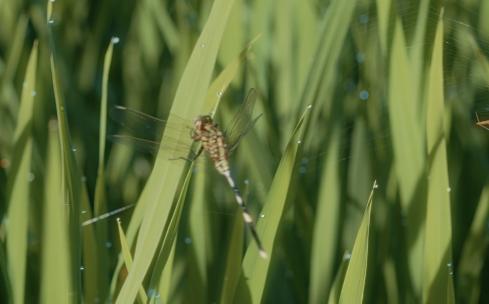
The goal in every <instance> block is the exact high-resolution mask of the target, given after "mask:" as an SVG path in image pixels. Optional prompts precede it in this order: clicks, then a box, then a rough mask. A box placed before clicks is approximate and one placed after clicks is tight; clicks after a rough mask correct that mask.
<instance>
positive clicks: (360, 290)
mask: <svg viewBox="0 0 489 304" xmlns="http://www.w3.org/2000/svg"><path fill="white" fill-rule="evenodd" d="M376 185H377V184H376V182H374V187H373V189H372V192H371V193H370V197H369V198H368V203H367V207H366V210H365V212H364V214H363V219H362V222H361V224H360V227H359V228H358V233H357V237H356V238H355V243H354V245H353V250H352V253H351V259H350V263H349V264H348V268H347V270H346V274H345V280H344V281H343V286H342V288H341V294H340V300H339V302H340V303H363V301H364V299H365V289H366V284H367V282H366V280H367V271H368V266H369V265H368V259H369V247H370V246H369V245H370V228H371V224H372V204H373V197H374V191H375V188H376V187H377V186H376Z"/></svg>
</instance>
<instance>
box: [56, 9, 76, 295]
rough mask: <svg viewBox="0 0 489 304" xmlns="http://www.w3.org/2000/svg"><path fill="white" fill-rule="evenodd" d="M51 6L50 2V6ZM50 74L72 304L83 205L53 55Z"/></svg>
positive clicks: (74, 291) (74, 293) (74, 292)
mask: <svg viewBox="0 0 489 304" xmlns="http://www.w3.org/2000/svg"><path fill="white" fill-rule="evenodd" d="M49 3H51V2H49ZM51 74H52V80H53V89H54V99H55V104H56V114H57V118H58V134H59V138H60V145H61V157H62V159H63V161H62V164H63V167H62V172H63V176H64V179H63V183H62V187H63V189H64V190H65V200H67V202H68V203H67V204H65V206H67V213H68V214H69V223H70V225H69V227H70V245H71V259H70V262H71V275H72V286H71V287H72V288H73V290H72V291H71V292H70V293H69V294H70V295H71V296H72V301H73V302H77V301H78V299H80V298H81V290H80V289H81V284H80V281H81V272H80V267H81V243H82V240H81V231H80V230H81V229H80V227H81V225H80V205H81V201H82V188H81V180H82V177H81V174H80V172H79V169H78V167H77V164H76V161H75V156H74V154H73V149H72V144H71V138H70V132H69V128H68V120H67V117H66V113H65V103H64V99H63V94H62V91H61V84H60V81H59V79H58V75H57V72H56V63H55V58H54V55H51Z"/></svg>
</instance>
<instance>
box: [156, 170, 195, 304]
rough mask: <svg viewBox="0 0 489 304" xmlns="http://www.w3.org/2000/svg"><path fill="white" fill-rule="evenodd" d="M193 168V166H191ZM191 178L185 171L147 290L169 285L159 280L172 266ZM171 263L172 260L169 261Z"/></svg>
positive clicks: (189, 173) (167, 296)
mask: <svg viewBox="0 0 489 304" xmlns="http://www.w3.org/2000/svg"><path fill="white" fill-rule="evenodd" d="M191 168H193V165H191ZM191 176H192V170H189V171H187V175H186V176H185V180H184V181H183V185H182V187H181V189H179V195H178V198H177V200H176V202H175V206H174V208H172V211H171V212H170V215H169V221H168V226H167V227H165V230H164V232H163V239H162V241H161V247H160V251H159V253H158V257H157V258H156V261H155V263H154V267H153V270H152V274H151V280H150V282H149V290H156V288H157V287H158V286H162V285H163V286H165V285H169V283H161V278H162V277H163V275H164V274H165V273H164V270H165V269H166V268H167V267H172V266H173V265H172V264H168V257H169V256H170V254H171V253H172V251H174V250H175V248H174V247H175V242H176V236H177V233H178V226H179V223H180V218H181V215H182V210H183V206H184V203H185V199H186V197H187V192H188V186H189V184H190V179H191ZM171 262H173V260H172V261H171ZM155 296H157V295H156V294H154V295H150V297H151V300H152V298H153V297H155ZM169 296H170V295H169V294H163V297H166V298H169Z"/></svg>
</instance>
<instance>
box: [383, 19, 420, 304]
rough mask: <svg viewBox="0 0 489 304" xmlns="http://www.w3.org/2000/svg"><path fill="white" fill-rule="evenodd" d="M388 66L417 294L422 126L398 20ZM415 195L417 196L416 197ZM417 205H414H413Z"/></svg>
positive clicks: (396, 162)
mask: <svg viewBox="0 0 489 304" xmlns="http://www.w3.org/2000/svg"><path fill="white" fill-rule="evenodd" d="M390 52H391V55H390V63H389V67H390V68H389V87H388V91H389V92H388V101H389V103H388V108H389V125H390V130H391V135H392V143H393V152H394V155H393V156H394V167H395V171H396V177H397V181H398V184H399V192H400V196H401V207H402V212H403V213H405V214H406V216H407V225H406V226H407V231H406V235H407V241H408V244H410V246H409V249H408V250H409V259H408V261H409V270H410V272H409V274H410V277H411V280H412V282H413V289H414V293H415V294H416V295H417V296H419V295H420V294H421V275H422V273H421V269H420V268H419V266H418V265H420V264H421V263H422V260H423V257H422V256H423V236H424V233H423V229H424V225H423V221H422V219H423V218H424V212H425V209H424V207H423V205H422V204H421V203H420V202H421V201H422V198H421V197H422V196H421V192H420V188H421V187H420V183H421V181H422V179H421V177H422V174H423V170H424V166H425V164H424V163H425V157H424V153H425V152H424V151H425V150H424V149H425V139H424V136H423V134H424V132H423V130H424V126H423V125H422V122H423V120H422V118H420V116H421V115H418V114H417V113H418V102H417V101H416V96H414V94H413V92H414V91H415V90H414V89H413V87H414V85H415V83H414V82H413V78H414V77H422V76H421V75H413V70H412V67H411V62H410V60H409V57H408V53H407V46H406V40H405V37H404V32H403V29H402V27H401V21H400V20H399V18H396V19H395V28H394V37H393V41H392V46H391V50H390ZM416 195H418V196H416ZM416 203H417V204H416Z"/></svg>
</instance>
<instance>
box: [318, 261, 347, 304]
mask: <svg viewBox="0 0 489 304" xmlns="http://www.w3.org/2000/svg"><path fill="white" fill-rule="evenodd" d="M350 258H351V254H350V253H348V252H347V253H345V254H344V255H343V261H341V265H340V268H339V269H338V271H337V272H336V276H335V278H334V281H333V284H332V285H331V289H330V290H329V297H328V304H336V303H339V301H340V295H341V287H342V286H343V281H344V280H345V274H346V270H347V269H348V264H349V263H350ZM323 302H324V299H323Z"/></svg>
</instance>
